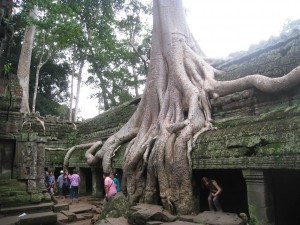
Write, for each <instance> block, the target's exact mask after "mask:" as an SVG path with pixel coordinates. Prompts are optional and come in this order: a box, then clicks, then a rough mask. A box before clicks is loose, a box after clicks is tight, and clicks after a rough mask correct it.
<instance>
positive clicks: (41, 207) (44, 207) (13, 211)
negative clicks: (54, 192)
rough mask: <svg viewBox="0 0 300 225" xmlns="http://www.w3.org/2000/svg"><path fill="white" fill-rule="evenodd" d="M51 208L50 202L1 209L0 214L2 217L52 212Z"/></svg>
mask: <svg viewBox="0 0 300 225" xmlns="http://www.w3.org/2000/svg"><path fill="white" fill-rule="evenodd" d="M52 207H53V203H52V202H50V203H41V204H32V205H24V206H18V207H8V208H1V209H0V214H2V215H17V214H22V213H30V212H43V211H52Z"/></svg>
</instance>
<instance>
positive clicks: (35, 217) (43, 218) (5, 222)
mask: <svg viewBox="0 0 300 225" xmlns="http://www.w3.org/2000/svg"><path fill="white" fill-rule="evenodd" d="M56 222H57V214H56V213H53V212H42V213H32V214H25V213H24V215H22V216H7V217H3V218H0V224H1V225H15V224H18V225H40V224H55V223H56Z"/></svg>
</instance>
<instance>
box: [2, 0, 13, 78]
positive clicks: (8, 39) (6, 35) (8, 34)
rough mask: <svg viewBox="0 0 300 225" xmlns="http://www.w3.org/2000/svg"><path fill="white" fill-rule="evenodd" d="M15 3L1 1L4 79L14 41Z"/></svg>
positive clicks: (10, 0) (9, 0) (8, 0)
mask: <svg viewBox="0 0 300 225" xmlns="http://www.w3.org/2000/svg"><path fill="white" fill-rule="evenodd" d="M12 9H13V1H12V0H7V1H1V8H0V77H2V74H3V72H4V71H3V70H4V66H5V65H8V64H7V63H8V62H7V56H8V52H9V49H10V47H11V45H12V40H13V27H12V24H11V13H12Z"/></svg>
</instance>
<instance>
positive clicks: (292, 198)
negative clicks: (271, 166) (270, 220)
mask: <svg viewBox="0 0 300 225" xmlns="http://www.w3.org/2000/svg"><path fill="white" fill-rule="evenodd" d="M265 174H266V178H267V181H269V182H271V184H270V187H271V188H270V189H271V191H272V197H273V201H274V202H273V204H274V217H275V224H276V225H296V224H299V221H300V213H299V208H300V192H299V187H300V171H299V170H287V169H286V170H271V171H267V172H265Z"/></svg>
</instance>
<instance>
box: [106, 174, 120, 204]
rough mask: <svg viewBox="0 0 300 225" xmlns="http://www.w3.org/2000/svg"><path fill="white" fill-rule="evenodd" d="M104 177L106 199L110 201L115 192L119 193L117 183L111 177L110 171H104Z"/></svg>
mask: <svg viewBox="0 0 300 225" xmlns="http://www.w3.org/2000/svg"><path fill="white" fill-rule="evenodd" d="M103 178H104V189H105V199H106V201H109V200H110V199H111V198H112V197H113V196H115V194H117V189H116V184H115V183H114V181H113V180H112V179H111V178H110V177H109V173H103Z"/></svg>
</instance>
